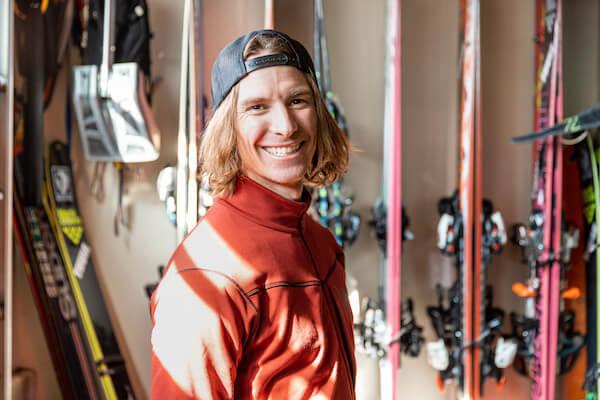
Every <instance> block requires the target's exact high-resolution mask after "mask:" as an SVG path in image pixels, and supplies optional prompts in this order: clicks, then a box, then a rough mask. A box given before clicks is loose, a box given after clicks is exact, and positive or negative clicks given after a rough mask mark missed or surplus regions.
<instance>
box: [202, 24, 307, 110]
mask: <svg viewBox="0 0 600 400" xmlns="http://www.w3.org/2000/svg"><path fill="white" fill-rule="evenodd" d="M258 35H266V36H275V37H279V38H280V39H282V40H283V41H284V42H285V43H286V44H287V45H288V47H289V48H290V50H291V52H292V55H291V56H290V55H288V54H285V53H274V54H269V55H266V56H260V57H254V58H251V59H249V60H246V61H244V49H245V48H246V45H247V44H248V43H249V42H250V41H251V40H252V39H253V38H254V37H256V36H258ZM277 65H289V66H292V67H296V68H298V69H299V70H300V71H303V72H306V73H309V74H311V75H312V77H313V78H314V79H315V81H316V76H315V68H314V65H313V62H312V59H311V58H310V54H308V51H307V50H306V48H305V47H304V46H303V45H302V44H301V43H300V42H298V41H297V40H294V39H292V38H291V37H289V36H288V35H286V34H285V33H282V32H278V31H273V30H267V29H264V30H259V31H253V32H250V33H247V34H245V35H244V36H242V37H239V38H237V39H236V40H234V41H233V42H231V43H229V44H228V45H227V46H225V47H224V48H223V50H221V52H220V53H219V56H218V57H217V60H216V61H215V63H214V64H213V67H212V74H211V83H212V108H213V110H216V109H217V107H219V105H220V104H221V102H223V100H224V99H225V97H227V95H228V94H229V92H230V91H231V89H232V88H233V87H234V86H235V85H236V84H237V83H238V82H239V81H240V80H242V78H244V77H245V76H246V75H248V74H249V73H250V72H252V71H255V70H257V69H260V68H266V67H273V66H277Z"/></svg>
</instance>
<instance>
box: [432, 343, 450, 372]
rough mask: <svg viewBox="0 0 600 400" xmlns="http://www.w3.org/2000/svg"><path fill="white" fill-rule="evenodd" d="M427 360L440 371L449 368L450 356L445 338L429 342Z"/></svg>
mask: <svg viewBox="0 0 600 400" xmlns="http://www.w3.org/2000/svg"><path fill="white" fill-rule="evenodd" d="M427 361H428V362H429V364H430V365H431V366H432V367H433V368H435V369H436V370H438V371H445V370H446V369H447V368H448V366H449V365H450V358H449V357H448V349H446V344H445V343H444V340H443V339H440V340H437V341H435V342H427Z"/></svg>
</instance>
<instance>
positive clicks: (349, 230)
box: [313, 0, 360, 247]
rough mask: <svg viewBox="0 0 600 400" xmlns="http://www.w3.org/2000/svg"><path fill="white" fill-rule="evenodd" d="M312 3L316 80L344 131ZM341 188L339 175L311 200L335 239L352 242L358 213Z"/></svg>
mask: <svg viewBox="0 0 600 400" xmlns="http://www.w3.org/2000/svg"><path fill="white" fill-rule="evenodd" d="M313 6H314V7H313V11H314V27H313V45H314V57H313V58H314V64H315V75H316V77H317V83H318V86H319V90H320V91H321V95H322V96H323V98H324V99H325V104H326V105H327V109H328V110H329V112H330V114H331V115H332V116H333V118H334V119H335V121H336V122H337V124H338V126H339V127H340V128H341V129H342V131H343V132H344V133H345V134H346V135H347V134H348V125H347V123H346V117H345V116H344V112H343V109H342V107H341V105H340V102H339V100H338V99H337V97H336V96H335V94H334V93H333V91H332V85H331V73H330V67H329V52H328V50H327V35H326V32H325V16H324V9H323V0H314V4H313ZM344 189H345V188H344V187H343V184H342V179H339V180H337V181H335V182H333V183H332V184H331V185H329V186H327V187H321V188H318V189H316V195H315V196H314V204H313V208H314V209H315V210H316V212H317V213H318V215H319V221H320V222H321V225H323V226H324V227H326V228H329V229H330V230H331V232H332V233H333V235H334V237H335V240H336V241H337V243H338V244H339V245H340V246H341V247H344V246H350V245H352V243H354V241H355V240H356V237H357V236H358V230H359V229H360V215H359V214H358V213H356V212H354V211H351V210H350V206H351V205H352V202H353V199H352V197H351V196H349V195H347V194H346V193H345V190H344Z"/></svg>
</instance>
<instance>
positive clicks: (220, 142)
mask: <svg viewBox="0 0 600 400" xmlns="http://www.w3.org/2000/svg"><path fill="white" fill-rule="evenodd" d="M265 50H266V51H267V52H266V54H271V53H280V52H283V53H286V54H288V55H291V54H292V52H291V50H290V49H289V47H288V46H287V44H286V43H285V42H284V41H283V40H281V39H280V38H278V37H276V36H267V35H258V36H256V37H255V38H253V39H252V40H251V41H250V42H249V43H248V45H247V46H246V49H245V51H244V59H248V58H249V57H250V56H252V55H254V54H257V53H259V52H261V53H262V52H265ZM304 75H305V78H306V80H307V82H308V84H309V86H310V88H311V92H312V97H313V100H314V103H315V111H316V114H317V134H316V150H315V154H314V156H313V159H312V163H311V165H309V166H308V168H307V171H306V174H305V175H304V184H305V185H307V186H310V187H318V186H326V185H329V184H331V183H333V182H334V181H336V180H337V179H339V178H340V177H341V176H342V175H343V174H344V173H345V172H346V171H347V169H348V164H349V152H350V148H351V144H350V141H349V140H348V138H347V137H346V135H345V134H344V132H342V130H341V129H340V127H339V126H338V124H337V123H336V121H335V120H334V119H333V117H332V116H331V114H330V113H329V111H328V110H327V105H326V104H325V101H324V100H323V97H322V96H321V93H320V92H319V88H318V87H317V84H316V82H315V80H314V78H313V77H312V76H311V75H310V74H304ZM238 94H239V87H238V85H235V86H234V87H233V88H232V90H231V92H230V93H229V94H228V95H227V97H225V99H224V100H223V101H222V103H221V104H220V105H219V107H217V109H216V110H215V112H214V114H213V116H212V118H211V119H210V121H209V123H208V125H207V127H206V130H205V131H204V133H203V135H202V142H201V144H200V176H201V177H202V178H205V179H206V180H207V181H208V185H209V186H210V188H211V194H212V195H213V196H214V197H228V196H230V195H232V194H233V192H234V191H235V184H236V181H237V178H238V176H239V175H240V174H241V160H240V155H239V152H238V149H237V124H236V120H237V107H236V106H237V101H238Z"/></svg>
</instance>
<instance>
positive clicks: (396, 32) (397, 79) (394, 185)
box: [382, 0, 403, 400]
mask: <svg viewBox="0 0 600 400" xmlns="http://www.w3.org/2000/svg"><path fill="white" fill-rule="evenodd" d="M390 6H391V10H390V12H391V25H390V27H389V29H390V31H389V34H390V38H391V42H392V50H391V54H390V58H391V60H390V61H391V65H392V66H391V68H392V69H391V71H392V72H391V73H390V76H389V79H390V86H389V88H390V93H389V95H388V96H387V100H388V101H389V109H388V110H389V112H390V114H389V118H390V121H389V124H390V126H389V130H388V131H387V132H386V133H387V135H388V138H387V140H386V141H387V143H388V145H389V146H390V147H389V148H390V150H389V151H390V154H389V156H388V158H387V165H386V169H387V177H386V178H387V182H386V185H385V186H386V188H387V193H386V201H385V203H386V209H387V238H386V247H387V249H386V250H387V258H386V274H385V277H386V287H385V305H384V306H385V318H386V320H387V324H388V330H389V333H390V336H391V337H390V343H389V346H388V348H387V354H386V363H385V364H387V366H386V368H383V371H382V373H383V374H387V375H388V376H389V380H390V382H388V384H387V385H384V387H385V386H388V387H389V388H390V390H391V393H390V395H389V396H387V397H386V398H390V399H392V400H395V399H397V398H398V397H397V396H398V394H397V392H398V390H397V386H398V368H399V366H400V341H399V337H398V335H399V333H400V329H401V320H402V318H401V299H402V293H401V290H402V280H401V279H402V236H403V235H402V232H403V229H402V105H401V104H402V101H401V100H402V86H401V85H402V79H401V77H402V71H401V65H402V64H401V60H402V43H401V40H402V38H401V1H400V0H398V1H392V2H391V3H390ZM394 339H395V340H394ZM382 382H384V381H382ZM382 389H384V388H382Z"/></svg>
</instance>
